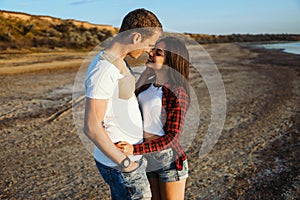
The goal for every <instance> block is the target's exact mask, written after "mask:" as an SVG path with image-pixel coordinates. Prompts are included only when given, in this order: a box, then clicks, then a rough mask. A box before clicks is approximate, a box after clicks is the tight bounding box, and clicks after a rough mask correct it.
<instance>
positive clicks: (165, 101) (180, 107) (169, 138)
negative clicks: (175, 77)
mask: <svg viewBox="0 0 300 200" xmlns="http://www.w3.org/2000/svg"><path fill="white" fill-rule="evenodd" d="M164 94H165V95H164ZM188 106H189V96H188V95H187V93H186V91H185V90H184V89H183V88H182V87H179V88H176V89H175V90H174V91H171V90H169V89H166V88H165V87H163V97H162V107H163V108H165V110H166V112H165V113H164V112H163V113H162V119H163V121H165V125H164V127H163V128H164V131H165V135H164V136H162V137H160V138H159V139H155V140H151V141H149V142H143V143H141V144H136V145H134V146H133V147H134V151H133V153H134V154H146V153H150V152H154V151H160V150H163V149H167V148H170V147H171V148H173V149H175V150H176V151H177V152H181V151H182V150H181V148H180V143H179V142H180V136H181V133H182V129H183V125H184V119H185V115H186V112H187V109H188Z"/></svg>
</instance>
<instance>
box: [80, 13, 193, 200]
mask: <svg viewBox="0 0 300 200" xmlns="http://www.w3.org/2000/svg"><path fill="white" fill-rule="evenodd" d="M161 34H162V25H161V23H160V21H159V20H158V19H157V17H156V16H155V15H154V14H153V13H152V12H150V11H148V10H146V9H136V10H134V11H131V12H130V13H128V14H127V15H126V16H125V17H124V19H123V21H122V24H121V27H120V31H119V33H118V34H117V35H116V36H115V37H114V38H113V40H112V41H111V42H110V43H109V44H108V45H107V46H106V47H105V48H104V49H103V50H102V51H100V52H99V53H98V54H97V56H96V57H95V58H94V60H93V61H92V62H91V64H90V66H89V69H88V71H87V74H86V80H85V89H86V107H85V119H84V132H85V134H86V135H87V136H88V138H89V139H90V140H92V142H93V143H94V144H95V149H94V159H95V162H96V166H97V168H98V170H99V172H100V174H101V175H102V177H103V178H104V180H105V181H106V183H108V184H109V186H110V191H111V198H112V199H118V200H123V199H124V200H125V199H184V191H185V184H186V179H187V177H188V163H187V157H186V154H185V152H184V151H183V149H182V148H181V146H180V137H181V134H182V131H183V125H184V120H185V115H186V112H187V110H188V107H189V103H190V97H189V86H188V82H187V81H188V79H189V55H188V51H187V49H186V47H185V45H184V44H183V43H182V42H181V41H180V40H179V39H177V38H174V37H164V38H160V36H161ZM159 38H160V39H159ZM144 52H146V53H148V56H149V58H148V60H147V62H146V64H145V65H146V69H145V71H144V72H143V73H142V74H141V76H140V77H139V80H138V81H137V82H136V81H135V77H134V75H133V73H132V71H131V69H130V67H129V66H128V64H127V63H126V62H125V60H124V59H125V57H126V56H127V55H129V56H130V57H132V58H138V57H140V56H141V55H142V54H143V53H144Z"/></svg>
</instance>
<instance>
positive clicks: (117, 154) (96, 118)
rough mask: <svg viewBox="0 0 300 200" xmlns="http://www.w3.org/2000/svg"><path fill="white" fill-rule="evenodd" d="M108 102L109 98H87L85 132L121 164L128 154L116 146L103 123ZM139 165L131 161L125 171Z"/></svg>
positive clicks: (113, 159)
mask: <svg viewBox="0 0 300 200" xmlns="http://www.w3.org/2000/svg"><path fill="white" fill-rule="evenodd" d="M107 103H108V100H100V99H91V98H86V105H85V118H84V133H85V134H86V136H87V137H88V138H89V139H90V140H92V142H93V143H94V144H95V145H96V146H97V147H98V148H99V149H101V151H102V152H103V153H104V154H105V155H106V156H108V157H109V158H110V159H111V160H112V161H114V162H116V163H117V164H121V162H122V161H123V160H124V159H125V158H126V156H125V155H124V154H123V153H122V152H121V151H120V150H119V149H118V148H116V147H115V145H114V143H112V141H111V140H110V138H109V137H108V135H107V132H106V131H105V129H104V128H103V127H102V124H101V123H102V121H103V119H104V115H105V112H106V109H107ZM137 166H138V164H137V163H134V162H131V164H130V166H129V167H127V168H125V169H124V171H132V170H134V169H135V168H136V167H137Z"/></svg>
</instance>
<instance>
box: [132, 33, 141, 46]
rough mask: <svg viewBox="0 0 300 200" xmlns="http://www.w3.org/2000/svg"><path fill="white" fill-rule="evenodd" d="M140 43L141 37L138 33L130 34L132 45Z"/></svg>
mask: <svg viewBox="0 0 300 200" xmlns="http://www.w3.org/2000/svg"><path fill="white" fill-rule="evenodd" d="M140 42H142V35H141V34H140V33H138V32H134V33H132V43H133V44H137V43H140Z"/></svg>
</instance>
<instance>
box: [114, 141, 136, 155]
mask: <svg viewBox="0 0 300 200" xmlns="http://www.w3.org/2000/svg"><path fill="white" fill-rule="evenodd" d="M115 145H116V147H118V148H119V149H120V150H121V151H122V152H123V153H124V154H125V155H126V156H129V155H133V146H132V145H131V144H129V143H128V142H124V141H122V142H118V143H117V144H115Z"/></svg>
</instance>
